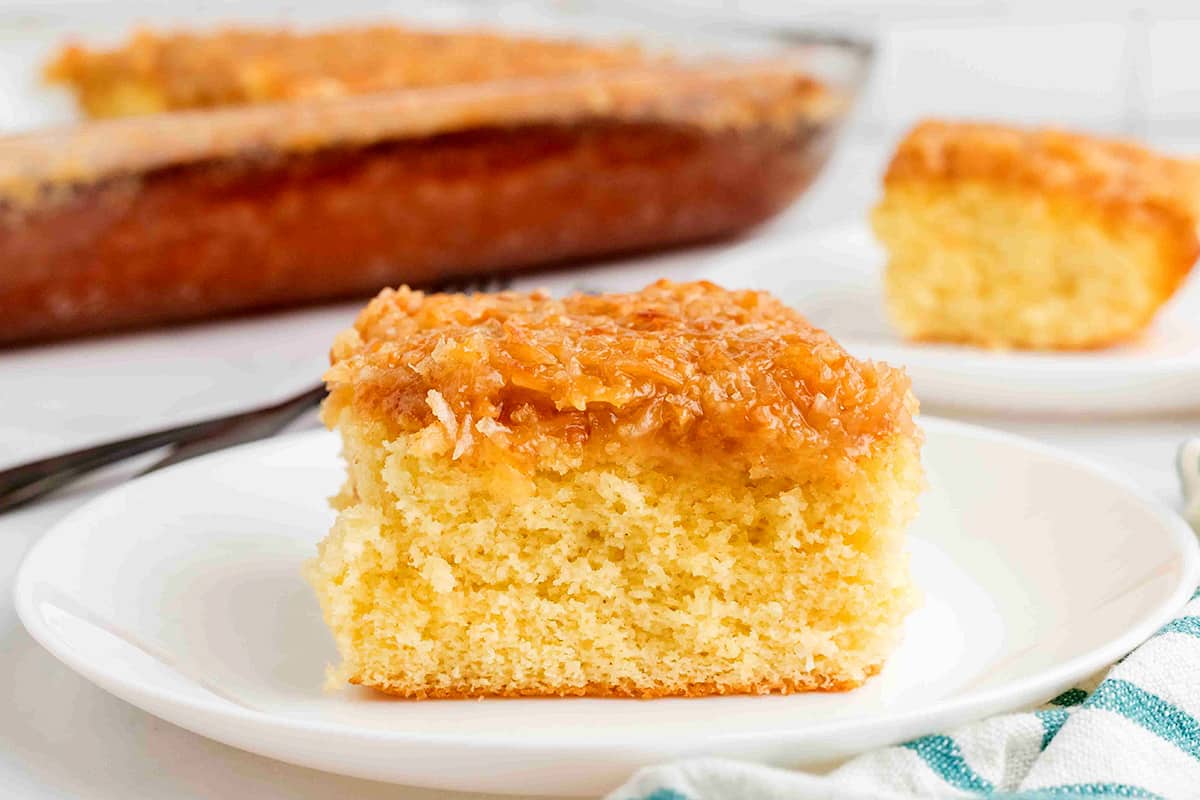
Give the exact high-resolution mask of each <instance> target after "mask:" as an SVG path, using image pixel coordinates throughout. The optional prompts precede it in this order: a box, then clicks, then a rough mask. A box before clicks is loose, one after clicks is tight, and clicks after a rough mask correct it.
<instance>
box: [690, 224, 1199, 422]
mask: <svg viewBox="0 0 1200 800" xmlns="http://www.w3.org/2000/svg"><path fill="white" fill-rule="evenodd" d="M884 260H885V258H884V253H883V250H882V249H881V248H880V247H879V245H878V244H876V242H875V240H874V238H873V237H872V235H871V232H870V231H869V230H867V228H866V226H864V225H848V226H844V227H838V228H831V229H827V230H822V231H816V232H814V233H808V234H804V235H801V236H797V237H793V238H789V239H787V240H786V241H784V242H779V241H778V240H774V241H771V242H769V243H767V244H765V245H761V244H757V243H749V244H746V245H742V246H741V247H739V248H736V249H734V250H733V251H731V252H729V253H727V254H726V255H725V256H721V257H717V258H715V259H714V260H713V261H711V262H710V264H709V265H708V268H707V269H705V271H704V274H703V275H702V276H701V277H703V278H706V279H708V280H711V281H713V282H714V283H719V284H721V285H722V286H726V287H729V288H753V289H766V290H768V291H770V292H772V293H773V294H775V295H776V296H777V297H779V298H780V299H781V300H783V301H784V302H786V303H787V304H789V305H791V306H792V307H794V308H796V309H797V310H799V311H800V312H801V313H803V314H805V315H806V316H807V317H808V318H809V319H810V320H811V321H812V322H813V324H815V325H818V326H820V327H822V328H825V329H826V330H827V331H829V332H830V333H831V334H833V336H834V337H835V338H837V339H838V341H840V342H841V343H842V345H843V346H845V347H846V349H848V350H849V351H850V352H852V353H854V354H855V355H857V356H862V357H866V358H875V359H880V360H883V361H887V362H889V363H891V364H895V365H898V366H903V367H905V368H906V369H907V370H908V374H909V375H910V376H911V377H912V380H913V386H914V388H915V390H916V392H917V396H918V397H919V398H920V399H921V400H922V402H926V403H929V404H933V405H938V406H944V407H957V408H978V409H986V410H991V411H996V410H1000V411H1041V412H1047V411H1049V412H1056V413H1086V412H1104V413H1133V412H1149V411H1154V412H1158V411H1169V410H1180V409H1193V410H1195V409H1200V278H1193V279H1192V280H1191V281H1189V282H1188V283H1187V284H1186V285H1185V286H1184V287H1183V288H1182V289H1181V290H1180V292H1179V294H1177V295H1176V296H1175V297H1174V298H1173V299H1172V301H1171V302H1170V303H1168V304H1167V305H1166V306H1165V307H1164V308H1163V309H1162V311H1161V312H1160V313H1159V315H1158V317H1157V318H1156V319H1155V321H1154V324H1153V325H1152V326H1151V328H1150V329H1149V330H1148V331H1147V332H1146V333H1145V335H1143V336H1142V337H1141V338H1140V339H1139V340H1137V341H1135V342H1131V343H1129V344H1126V345H1123V346H1120V347H1116V348H1112V349H1108V350H1099V351H1094V352H1062V353H1045V352H1021V351H1016V352H995V351H989V350H985V349H982V348H974V347H967V346H961V345H944V344H922V343H913V342H908V341H905V340H903V339H901V338H900V337H899V335H898V334H896V332H895V331H894V330H893V329H892V327H891V325H890V324H889V322H888V320H887V316H886V314H885V312H884V308H883V298H882V287H881V282H880V274H881V271H882V269H883V264H884Z"/></svg>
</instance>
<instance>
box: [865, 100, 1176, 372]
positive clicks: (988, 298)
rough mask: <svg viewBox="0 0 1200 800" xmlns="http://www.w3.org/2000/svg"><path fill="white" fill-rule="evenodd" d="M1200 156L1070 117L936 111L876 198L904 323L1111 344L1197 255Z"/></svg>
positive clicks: (994, 343)
mask: <svg viewBox="0 0 1200 800" xmlns="http://www.w3.org/2000/svg"><path fill="white" fill-rule="evenodd" d="M1198 222H1200V164H1197V163H1192V162H1188V161H1185V160H1182V159H1174V158H1169V157H1167V156H1162V155H1158V154H1156V153H1152V152H1150V151H1148V150H1146V149H1144V148H1142V147H1139V146H1138V145H1135V144H1132V143H1129V142H1122V141H1116V140H1106V139H1100V138H1097V137H1091V136H1084V135H1080V134H1073V133H1067V132H1064V131H1058V130H1051V129H1046V130H1026V129H1021V128H1014V127H1007V126H1003V125H989V124H977V123H966V122H942V121H928V122H924V123H922V124H920V125H918V126H917V127H916V128H914V129H913V130H912V131H911V132H910V133H909V134H908V135H907V136H906V137H905V138H904V140H903V141H902V142H901V143H900V146H899V148H897V151H896V154H895V156H894V157H893V159H892V162H891V164H890V166H889V167H888V170H887V175H886V176H885V178H884V195H883V199H882V201H881V202H880V203H879V205H878V206H877V207H876V208H875V211H874V214H873V216H872V223H873V226H874V228H875V233H876V235H877V236H878V237H879V239H880V241H881V242H882V243H883V244H884V246H885V247H886V248H887V251H888V264H887V269H886V271H885V273H884V290H885V294H886V299H887V306H888V311H889V312H890V314H891V317H892V320H893V322H895V324H896V326H897V327H898V328H899V330H900V332H901V333H902V334H904V335H905V336H906V337H908V338H910V339H915V340H921V341H946V342H962V343H969V344H976V345H981V346H984V347H993V348H1027V349H1061V350H1075V349H1086V348H1098V347H1106V346H1108V345H1112V344H1116V343H1118V342H1122V341H1124V340H1127V339H1130V338H1131V337H1133V336H1135V335H1137V334H1138V333H1140V332H1141V331H1142V330H1143V329H1145V328H1146V326H1147V325H1149V323H1150V321H1151V319H1152V318H1153V317H1154V315H1155V313H1156V312H1157V311H1158V309H1159V307H1161V306H1162V305H1163V304H1164V303H1165V302H1166V301H1167V300H1168V299H1170V297H1171V295H1172V294H1173V293H1174V292H1175V290H1176V289H1177V288H1178V287H1179V285H1180V283H1181V282H1182V281H1183V279H1184V277H1185V276H1186V275H1187V274H1188V271H1189V270H1190V269H1191V268H1192V265H1193V263H1194V262H1195V261H1196V256H1197V254H1200V239H1198V238H1197V232H1196V231H1197V224H1198Z"/></svg>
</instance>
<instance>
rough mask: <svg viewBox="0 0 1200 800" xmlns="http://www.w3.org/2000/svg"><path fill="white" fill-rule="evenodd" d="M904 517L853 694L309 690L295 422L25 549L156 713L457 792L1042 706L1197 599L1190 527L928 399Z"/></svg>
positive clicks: (35, 622) (62, 603) (79, 654)
mask: <svg viewBox="0 0 1200 800" xmlns="http://www.w3.org/2000/svg"><path fill="white" fill-rule="evenodd" d="M924 425H925V428H926V432H927V434H928V443H927V445H926V449H925V463H926V465H927V468H928V473H929V482H930V487H929V489H928V491H927V492H926V494H925V495H924V497H923V499H922V511H921V514H920V517H919V518H918V520H917V522H916V523H915V524H914V526H913V529H912V557H913V566H914V569H915V572H916V576H917V580H918V581H919V583H920V585H921V587H922V589H923V590H924V593H925V602H924V605H923V607H922V608H921V609H920V610H918V611H917V612H916V613H914V614H913V616H912V617H911V618H910V620H909V625H908V629H907V632H906V638H905V640H904V643H903V645H902V646H901V647H900V649H899V650H898V652H897V653H896V654H895V655H894V656H893V658H892V659H891V661H890V662H889V663H888V664H887V666H886V668H885V669H884V670H883V672H882V673H881V674H880V675H879V676H878V677H877V678H875V679H873V680H872V681H870V682H869V683H868V684H867V685H866V686H865V687H863V688H861V689H859V690H857V691H854V692H848V693H842V694H808V695H794V696H791V697H717V698H703V699H668V700H649V701H641V700H608V699H544V700H483V701H475V700H468V701H446V700H442V701H432V700H428V701H416V702H413V701H402V700H395V699H387V698H384V697H381V696H377V695H374V694H371V693H369V692H367V691H362V690H345V691H339V692H326V691H323V690H322V682H323V672H324V668H325V665H326V664H328V663H331V662H332V661H333V660H334V658H335V653H334V649H333V645H332V641H331V639H330V637H329V634H328V633H327V632H326V630H325V627H324V625H323V624H322V622H321V619H320V614H319V612H318V609H317V604H316V601H315V599H314V597H313V594H312V592H311V591H310V590H309V588H308V586H307V585H306V584H305V582H304V580H303V579H302V578H301V576H300V568H301V564H302V563H303V562H304V561H305V559H307V558H309V557H310V556H311V555H312V554H313V552H314V547H315V545H316V543H317V541H318V540H319V539H320V538H321V537H322V536H323V535H324V533H325V530H326V528H327V526H328V525H329V523H330V519H331V512H330V511H329V510H328V508H327V507H326V502H325V498H326V497H327V496H328V495H330V494H331V493H332V492H333V491H334V490H335V489H336V488H337V486H338V484H339V483H340V481H341V477H342V466H341V464H340V463H339V459H338V456H337V452H338V443H337V441H336V439H335V437H334V436H333V435H331V434H327V433H325V432H315V433H311V432H310V433H304V434H296V435H292V436H287V437H281V438H278V439H275V440H271V441H267V442H263V443H258V444H253V445H247V446H244V447H240V448H237V449H234V450H229V451H227V452H224V453H216V454H213V455H210V456H206V457H204V458H200V459H196V460H194V461H190V462H186V463H184V464H181V465H178V466H176V467H173V468H170V469H167V470H163V471H162V472H158V473H155V474H152V475H150V476H148V477H145V478H141V479H139V480H136V481H133V482H132V483H129V484H127V485H124V486H122V487H120V488H118V489H115V490H113V491H111V492H109V493H107V494H105V495H103V496H102V497H100V498H98V499H96V500H95V501H93V502H92V503H90V504H88V505H87V506H85V507H83V508H82V509H80V510H79V511H77V512H75V513H74V514H72V515H70V516H69V517H67V518H66V519H65V520H63V521H62V522H61V523H60V524H58V525H57V526H56V527H55V528H54V529H53V530H51V531H50V532H49V533H47V534H46V535H45V537H44V538H43V539H41V541H39V542H38V544H37V545H36V546H35V547H34V548H33V549H32V550H31V551H30V553H29V555H28V557H27V558H26V560H25V563H24V564H23V565H22V567H21V570H20V573H19V575H18V577H17V582H16V605H17V610H18V612H19V614H20V616H21V619H22V621H23V622H24V623H25V626H26V628H28V629H29V632H30V633H31V634H32V635H33V636H34V637H35V638H36V639H37V640H38V641H39V642H41V643H42V644H43V645H44V646H45V647H46V648H47V649H49V650H50V651H51V652H52V653H54V655H56V656H57V657H58V658H60V659H61V660H62V661H63V662H65V663H66V664H67V665H69V666H70V667H72V668H73V669H75V670H76V671H78V672H79V673H81V674H82V675H84V676H85V677H87V678H88V679H90V680H92V681H94V682H95V683H97V684H99V685H100V686H102V687H104V688H105V689H107V690H109V691H110V692H112V693H113V694H116V695H117V696H119V697H122V698H124V699H126V700H128V701H129V702H131V703H133V704H134V705H137V706H139V707H141V708H143V709H145V710H146V711H149V712H150V713H152V714H156V715H158V716H160V717H162V718H163V719H166V720H169V721H170V722H173V723H175V724H177V725H181V726H183V727H185V728H188V729H190V730H193V731H195V732H197V733H200V734H203V735H205V736H209V737H212V738H214V739H218V740H220V741H223V742H226V743H228V744H231V745H234V746H236V747H241V748H244V749H246V750H251V751H253V752H256V753H261V754H263V755H266V756H271V757H274V758H279V759H282V760H284V761H290V762H293V763H296V764H302V765H305V766H309V767H316V768H318V769H324V770H330V771H334V772H342V773H346V774H349V775H357V776H360V777H365V778H375V779H379V780H385V781H394V782H398V783H406V784H414V785H423V786H431V787H442V788H448V789H459V790H477V791H498V792H521V793H526V794H528V793H548V794H549V793H553V794H596V793H599V792H602V791H604V790H606V789H610V788H612V787H613V786H615V785H616V784H618V783H619V782H621V781H622V780H623V779H625V778H626V777H628V775H629V774H630V772H631V771H632V770H634V769H635V768H636V767H638V766H640V765H644V764H649V763H653V762H659V761H662V760H664V759H670V758H675V757H679V756H685V755H697V754H719V755H723V756H729V757H733V758H742V759H752V760H756V761H763V762H770V763H775V764H782V765H794V766H800V765H806V764H815V763H818V762H823V761H827V760H829V759H833V758H837V757H841V756H845V755H847V754H851V753H854V752H857V751H861V750H864V749H868V748H873V747H878V746H880V745H885V744H889V743H893V742H898V741H902V740H905V739H908V738H910V737H913V736H917V735H920V734H924V733H928V732H931V731H935V730H941V729H944V728H946V727H947V726H952V725H955V724H958V723H961V722H964V721H966V720H968V719H970V718H973V717H977V716H980V715H985V714H990V713H993V712H998V711H1002V710H1005V709H1010V708H1013V707H1016V706H1020V705H1022V704H1026V703H1033V702H1038V701H1043V700H1045V699H1047V698H1049V697H1051V696H1052V695H1054V694H1055V693H1057V692H1059V691H1061V690H1063V689H1065V688H1067V687H1068V686H1070V685H1071V683H1072V682H1074V681H1076V680H1078V679H1080V678H1083V677H1085V676H1087V675H1089V674H1091V673H1093V672H1094V671H1096V670H1098V669H1100V668H1101V667H1103V666H1105V665H1106V664H1108V663H1109V662H1111V661H1113V660H1115V659H1117V658H1119V657H1120V656H1122V655H1123V654H1124V653H1126V652H1127V651H1129V650H1130V649H1132V648H1133V647H1134V646H1135V645H1137V644H1138V643H1139V642H1140V641H1142V640H1143V639H1144V638H1146V637H1147V636H1149V635H1150V634H1151V633H1152V632H1153V631H1154V630H1155V629H1156V628H1157V627H1158V626H1159V625H1161V624H1162V623H1164V622H1165V621H1166V620H1167V619H1168V618H1169V617H1170V615H1171V613H1172V612H1173V611H1174V610H1176V609H1177V608H1179V607H1180V606H1181V605H1182V603H1183V602H1184V601H1185V600H1186V598H1187V596H1188V593H1189V592H1190V591H1191V589H1192V587H1193V586H1194V585H1195V583H1196V580H1197V577H1198V575H1200V571H1198V559H1197V548H1196V542H1195V536H1194V535H1193V534H1192V533H1191V531H1190V530H1189V529H1188V528H1187V526H1186V525H1184V523H1183V522H1182V520H1181V519H1180V518H1179V517H1177V516H1176V515H1175V514H1174V513H1172V512H1171V511H1169V510H1168V509H1166V508H1164V507H1162V506H1161V505H1158V504H1156V503H1155V502H1154V501H1153V500H1149V499H1147V498H1146V497H1144V496H1142V495H1141V494H1139V493H1138V492H1137V491H1135V490H1133V489H1130V488H1129V487H1127V486H1126V485H1124V484H1122V483H1121V482H1120V481H1119V480H1116V479H1114V478H1113V477H1111V476H1109V475H1107V474H1106V473H1104V472H1102V471H1101V470H1099V469H1097V468H1095V467H1092V466H1089V465H1087V464H1086V463H1083V462H1080V461H1078V460H1077V459H1075V458H1073V457H1071V456H1067V455H1064V454H1062V453H1059V452H1057V451H1054V450H1051V449H1048V448H1046V447H1043V446H1040V445H1037V444H1034V443H1031V442H1029V441H1026V440H1022V439H1019V438H1015V437H1012V436H1008V435H1004V434H999V433H993V432H989V431H987V430H983V429H980V428H973V427H969V426H963V425H958V424H953V423H948V422H942V421H938V420H933V419H926V420H925V421H924Z"/></svg>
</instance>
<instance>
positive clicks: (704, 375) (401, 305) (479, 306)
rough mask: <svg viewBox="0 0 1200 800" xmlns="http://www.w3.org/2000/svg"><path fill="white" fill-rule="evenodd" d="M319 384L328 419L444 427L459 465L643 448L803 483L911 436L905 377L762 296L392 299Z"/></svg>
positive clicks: (388, 296)
mask: <svg viewBox="0 0 1200 800" xmlns="http://www.w3.org/2000/svg"><path fill="white" fill-rule="evenodd" d="M326 381H327V383H328V385H329V388H330V398H329V401H328V403H327V406H326V409H327V421H331V422H332V421H333V420H335V419H336V418H337V416H338V414H339V413H340V412H341V410H342V409H343V408H346V407H352V408H353V409H354V410H355V413H356V414H357V415H359V416H360V417H361V418H363V419H377V420H382V421H384V422H385V423H386V424H387V425H389V426H390V427H391V429H392V430H394V431H395V432H396V433H401V432H415V431H419V430H422V429H425V428H428V427H429V426H432V425H437V426H440V427H442V428H443V429H444V430H445V431H446V432H447V433H448V435H450V436H451V438H452V439H454V441H455V443H456V444H455V448H454V457H455V458H456V459H459V458H469V457H471V456H473V455H475V454H480V455H481V456H484V457H488V458H495V457H498V456H497V455H496V454H494V453H492V451H499V452H500V453H502V454H504V456H505V457H509V458H513V459H517V460H523V461H526V462H529V461H538V460H544V459H545V458H546V457H547V453H548V452H553V453H554V454H555V455H556V456H557V455H558V454H559V453H560V452H570V449H571V448H574V449H576V450H581V449H582V448H584V447H585V446H589V445H596V444H601V445H603V444H607V443H612V444H613V446H620V445H622V444H623V443H625V442H637V443H643V444H651V445H658V446H659V450H660V451H661V452H662V453H665V454H677V455H678V456H679V457H682V458H684V459H694V458H715V459H720V460H722V461H724V462H727V463H731V464H734V465H736V466H738V467H739V468H742V469H747V470H748V469H754V468H759V467H761V468H766V469H770V470H773V471H777V472H780V473H781V474H789V475H804V474H806V473H807V471H808V470H810V469H812V468H813V467H814V466H816V467H820V468H822V469H829V470H838V469H843V470H849V469H852V468H853V462H854V460H855V459H856V458H858V457H860V456H861V455H863V454H865V453H867V452H869V451H870V449H871V447H872V445H873V444H874V443H875V442H877V441H879V440H884V439H887V438H889V437H891V436H894V435H899V436H911V435H913V431H914V426H913V419H912V414H913V412H914V411H915V403H914V401H913V400H912V396H911V394H910V393H909V383H908V379H907V377H906V376H904V374H903V373H902V372H900V371H898V370H895V369H892V368H891V367H888V366H887V365H884V364H875V363H871V362H864V361H859V360H857V359H854V358H852V357H851V356H849V355H848V354H847V353H846V352H845V351H844V350H843V349H842V348H841V347H840V346H839V345H838V344H837V343H836V342H834V341H833V339H832V338H830V337H829V335H828V334H826V333H825V332H824V331H821V330H818V329H816V328H814V327H812V326H811V325H810V324H809V323H808V322H807V321H806V320H805V319H804V318H803V317H802V316H801V315H800V314H798V313H796V312H795V311H793V310H792V309H790V308H788V307H786V306H784V305H783V304H782V303H780V302H779V301H777V300H775V299H774V298H772V297H770V296H769V295H767V294H766V293H762V292H753V291H739V292H730V291H726V290H724V289H721V288H720V287H717V286H714V285H713V284H710V283H691V284H674V283H671V282H668V281H660V282H659V283H657V284H654V285H653V286H651V287H648V288H647V289H645V290H643V291H642V292H637V293H632V294H612V295H597V296H589V295H572V296H570V297H567V298H565V299H562V300H557V299H553V298H551V297H549V296H547V295H545V294H538V293H535V294H533V295H524V294H516V293H502V294H497V295H475V296H470V297H467V296H462V295H425V294H422V293H420V292H413V291H410V290H408V289H401V290H399V291H395V292H393V291H385V292H383V293H382V294H381V295H380V296H379V297H377V298H376V299H375V300H374V301H372V302H371V303H370V305H368V307H367V308H366V310H364V311H363V313H362V314H361V315H360V317H359V319H358V320H357V322H356V323H355V326H354V328H352V329H351V330H349V331H347V332H345V333H344V334H343V335H342V336H341V337H340V338H339V339H338V340H337V342H336V344H335V346H334V348H333V366H332V367H331V368H330V370H329V372H328V373H327V375H326ZM564 448H565V449H564Z"/></svg>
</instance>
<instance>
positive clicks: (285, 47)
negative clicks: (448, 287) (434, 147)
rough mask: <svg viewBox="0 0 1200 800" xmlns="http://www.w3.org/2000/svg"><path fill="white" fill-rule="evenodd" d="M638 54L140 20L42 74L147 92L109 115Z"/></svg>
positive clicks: (533, 70)
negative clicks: (160, 25) (142, 24)
mask: <svg viewBox="0 0 1200 800" xmlns="http://www.w3.org/2000/svg"><path fill="white" fill-rule="evenodd" d="M647 59H648V57H647V56H646V55H645V54H644V53H643V52H642V51H641V50H640V49H639V48H637V47H635V46H633V45H630V44H614V45H610V46H589V45H585V44H582V43H579V42H571V41H553V40H547V39H533V38H530V37H517V36H503V35H499V34H494V33H485V32H480V31H459V32H454V33H437V32H430V31H421V30H413V29H409V28H402V27H396V26H384V25H380V26H373V27H364V28H347V29H342V30H329V31H322V32H317V33H295V32H292V31H287V30H253V29H228V30H221V31H216V32H212V33H165V34H164V33H156V32H154V31H150V30H141V31H138V32H136V33H135V34H134V35H133V36H132V38H130V40H129V41H128V42H127V43H126V44H125V45H124V46H122V47H120V48H118V49H115V50H89V49H87V48H86V47H83V46H81V45H70V46H68V47H66V48H64V49H63V51H62V52H61V53H60V54H59V55H58V57H57V58H56V59H55V60H54V61H53V62H51V63H50V64H49V65H47V68H46V75H47V77H48V78H49V79H50V80H54V81H59V82H63V83H72V84H76V85H77V86H78V87H79V88H80V89H81V90H82V91H83V92H84V93H85V96H84V97H83V100H84V102H85V104H88V103H87V101H88V99H89V98H88V97H87V96H86V93H87V91H88V90H93V91H95V90H99V89H105V90H106V91H108V92H112V91H113V90H114V87H117V86H121V85H123V86H125V87H126V88H127V89H130V90H133V91H136V92H138V93H139V94H140V95H143V96H144V95H146V94H147V93H152V94H153V97H146V98H144V99H145V102H143V103H142V104H141V105H140V106H138V107H130V106H128V105H126V106H124V107H113V106H111V104H105V103H100V104H96V103H93V104H88V110H89V111H90V112H91V113H93V114H96V115H101V116H109V115H113V114H120V113H131V112H132V113H136V112H139V111H140V112H145V111H151V110H164V109H181V108H211V107H214V106H223V105H243V104H247V103H259V102H269V101H283V100H296V99H301V98H313V97H337V96H342V95H347V94H360V93H366V92H377V91H385V90H388V89H403V88H415V87H424V86H447V85H451V84H459V83H473V82H479V81H485V80H500V79H506V78H529V77H539V76H544V75H562V74H567V73H572V72H581V71H586V70H595V69H604V68H610V67H618V66H627V65H630V64H637V63H643V62H645V61H646V60H647ZM125 94H126V96H128V92H126V93H125ZM148 105H149V106H156V108H155V107H146V106H148Z"/></svg>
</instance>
